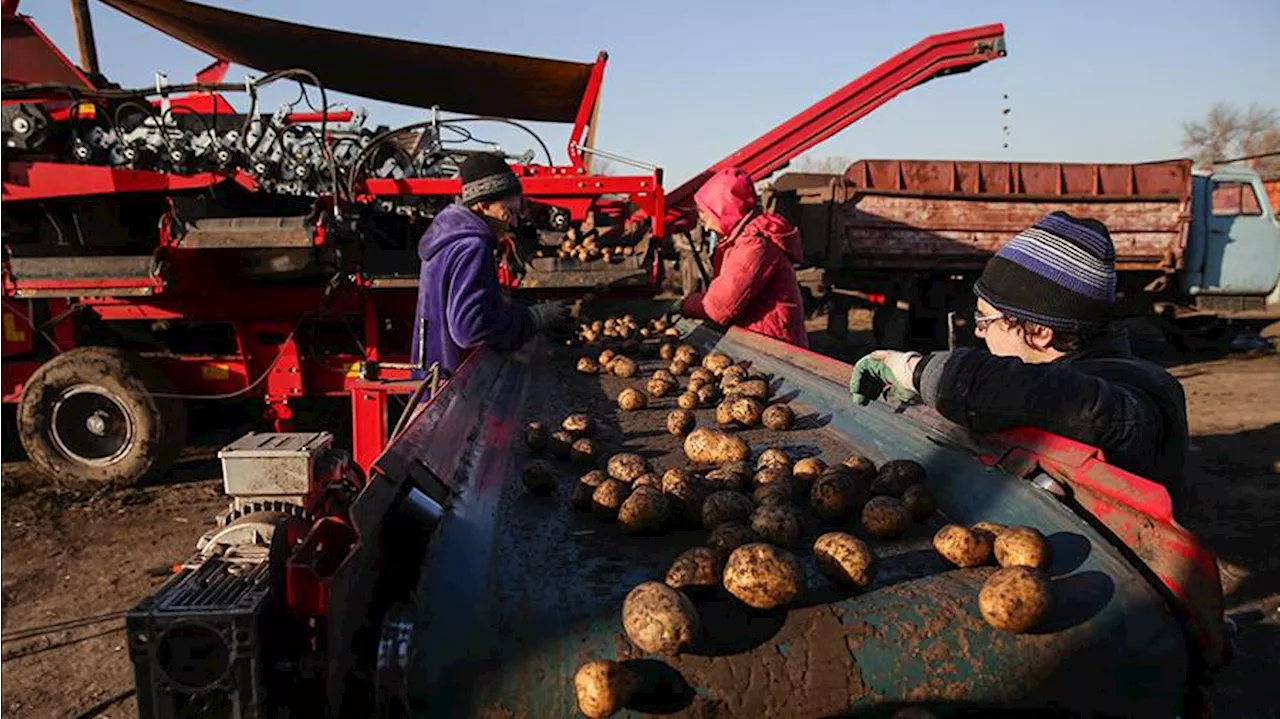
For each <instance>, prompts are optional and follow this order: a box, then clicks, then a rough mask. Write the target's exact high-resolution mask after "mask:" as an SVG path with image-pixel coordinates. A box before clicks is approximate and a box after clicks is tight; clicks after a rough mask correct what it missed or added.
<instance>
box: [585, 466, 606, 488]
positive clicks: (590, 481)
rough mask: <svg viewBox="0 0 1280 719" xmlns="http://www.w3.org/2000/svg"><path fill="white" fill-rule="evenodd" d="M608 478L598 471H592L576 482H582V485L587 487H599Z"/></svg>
mask: <svg viewBox="0 0 1280 719" xmlns="http://www.w3.org/2000/svg"><path fill="white" fill-rule="evenodd" d="M608 478H609V475H607V474H605V473H604V472H602V471H600V470H598V469H593V470H591V471H590V472H587V473H586V474H584V475H582V476H581V477H579V478H578V481H579V482H582V483H583V484H585V485H587V486H589V487H599V486H600V485H601V484H604V481H605V480H606V479H608Z"/></svg>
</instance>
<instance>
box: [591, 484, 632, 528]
mask: <svg viewBox="0 0 1280 719" xmlns="http://www.w3.org/2000/svg"><path fill="white" fill-rule="evenodd" d="M629 496H631V486H630V485H628V484H627V483H626V482H623V481H620V480H617V479H614V478H613V477H610V478H608V479H606V480H605V481H603V482H601V483H600V486H599V487H596V489H595V491H594V492H592V493H591V506H592V509H593V510H594V511H595V513H596V514H597V515H598V516H599V517H600V518H602V519H615V518H617V516H618V510H619V509H620V508H621V507H622V503H623V502H625V501H627V497H629Z"/></svg>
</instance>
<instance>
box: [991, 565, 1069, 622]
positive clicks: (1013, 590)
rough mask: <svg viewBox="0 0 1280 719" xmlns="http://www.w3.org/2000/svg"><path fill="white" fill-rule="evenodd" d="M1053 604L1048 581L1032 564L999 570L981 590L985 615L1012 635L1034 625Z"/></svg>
mask: <svg viewBox="0 0 1280 719" xmlns="http://www.w3.org/2000/svg"><path fill="white" fill-rule="evenodd" d="M1052 605H1053V594H1052V592H1051V591H1050V588H1049V582H1048V580H1046V579H1045V578H1044V575H1043V574H1042V573H1041V572H1040V570H1038V569H1032V568H1031V567H1005V568H1004V569H998V570H996V572H995V574H992V575H991V576H990V577H988V578H987V582H986V584H983V585H982V590H981V591H980V592H978V610H979V611H980V612H982V618H983V619H985V620H986V621H987V624H990V625H991V626H993V627H995V628H996V629H999V630H1001V631H1005V632H1010V633H1013V634H1021V633H1023V632H1025V631H1027V630H1029V629H1031V628H1033V627H1035V625H1036V624H1037V623H1039V622H1040V620H1041V619H1043V618H1044V615H1046V614H1048V613H1049V609H1050V607H1052Z"/></svg>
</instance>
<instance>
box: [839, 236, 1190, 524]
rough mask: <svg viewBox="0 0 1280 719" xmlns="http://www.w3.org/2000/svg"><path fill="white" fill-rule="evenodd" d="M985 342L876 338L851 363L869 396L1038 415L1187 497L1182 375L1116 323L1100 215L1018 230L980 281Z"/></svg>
mask: <svg viewBox="0 0 1280 719" xmlns="http://www.w3.org/2000/svg"><path fill="white" fill-rule="evenodd" d="M974 294H976V295H977V312H976V313H975V315H974V334H975V335H976V336H977V337H979V338H981V339H983V340H984V341H985V343H986V347H985V348H977V347H967V348H961V349H957V350H953V351H950V352H933V353H929V354H921V353H919V352H898V351H894V350H876V351H874V352H871V353H870V354H868V355H867V356H865V357H863V358H862V359H860V360H859V361H858V362H857V364H856V365H854V371H853V375H852V376H851V377H850V380H849V390H850V392H851V393H852V394H853V397H854V399H855V400H856V401H857V402H858V403H860V404H867V403H868V402H869V401H870V400H871V399H873V398H876V397H879V396H880V395H881V394H882V393H883V394H884V396H885V398H886V399H888V400H890V401H896V402H904V401H909V400H912V399H915V398H916V397H918V398H919V399H920V400H921V401H922V402H923V403H924V404H926V405H928V406H930V407H933V408H934V409H936V410H937V411H938V412H939V413H941V414H942V415H943V416H945V417H947V418H948V419H950V420H952V421H953V422H956V423H958V424H962V425H964V426H966V427H968V428H970V429H972V430H975V431H978V432H992V431H999V430H1004V429H1011V428H1014V427H1035V428H1039V429H1043V430H1046V431H1049V432H1052V433H1054V434H1058V435H1061V436H1064V437H1067V438H1068V439H1073V440H1076V441H1078V442H1083V443H1085V444H1088V445H1091V446H1094V447H1098V448H1099V449H1101V450H1103V453H1104V455H1105V456H1106V458H1107V461H1109V462H1110V463H1111V464H1114V465H1116V466H1118V467H1121V468H1123V469H1126V470H1128V471H1130V472H1133V473H1134V474H1138V475H1140V476H1142V477H1145V478H1147V479H1150V480H1153V481H1156V482H1159V483H1161V484H1163V485H1164V486H1165V487H1166V488H1167V489H1168V490H1169V494H1170V497H1171V500H1172V502H1173V505H1174V507H1175V510H1177V509H1179V508H1181V506H1182V504H1183V502H1184V501H1185V489H1184V487H1185V480H1184V478H1183V462H1184V460H1185V457H1186V452H1187V445H1188V434H1187V412H1186V397H1185V396H1184V394H1183V391H1182V386H1181V385H1179V384H1178V381H1177V380H1176V379H1174V378H1173V377H1172V376H1171V375H1170V374H1169V373H1168V372H1166V371H1165V370H1164V369H1163V368H1162V367H1160V366H1159V365H1156V364H1154V363H1151V362H1147V361H1145V360H1142V359H1139V358H1137V357H1135V356H1134V355H1133V353H1132V352H1131V350H1130V348H1129V342H1128V337H1127V335H1125V334H1124V333H1123V332H1122V331H1117V330H1114V329H1113V328H1112V327H1111V326H1110V319H1111V318H1112V316H1113V310H1114V307H1115V300H1116V272H1115V245H1114V244H1113V243H1112V241H1111V235H1110V233H1109V232H1108V231H1107V228H1106V226H1105V225H1104V224H1103V223H1101V222H1099V221H1097V220H1094V219H1090V218H1076V217H1072V216H1071V215H1069V214H1067V213H1066V212H1053V213H1051V214H1049V215H1046V216H1045V217H1042V218H1041V219H1040V220H1039V221H1037V222H1036V223H1035V224H1034V225H1032V226H1031V227H1029V228H1027V229H1025V230H1023V231H1022V232H1019V233H1018V234H1017V235H1015V236H1014V237H1013V238H1012V239H1010V240H1009V242H1007V243H1006V244H1005V245H1004V246H1003V247H1001V248H1000V250H999V251H998V252H997V253H996V254H995V256H994V257H992V258H991V260H990V261H988V262H987V266H986V267H985V268H984V269H983V271H982V275H981V277H979V278H978V281H977V283H976V284H975V285H974Z"/></svg>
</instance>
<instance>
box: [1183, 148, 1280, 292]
mask: <svg viewBox="0 0 1280 719" xmlns="http://www.w3.org/2000/svg"><path fill="white" fill-rule="evenodd" d="M1192 197H1193V202H1192V205H1193V218H1194V219H1193V221H1192V223H1191V233H1190V235H1189V238H1188V247H1187V252H1186V266H1185V268H1184V270H1183V287H1184V289H1185V290H1186V291H1187V292H1189V293H1191V294H1205V295H1266V294H1270V293H1271V291H1272V290H1273V289H1275V287H1276V282H1277V280H1280V221H1277V220H1276V217H1275V214H1274V210H1273V209H1272V208H1271V207H1270V205H1269V203H1268V199H1267V193H1266V190H1265V189H1264V188H1263V186H1262V180H1261V179H1260V178H1259V177H1258V174H1257V173H1255V172H1251V171H1247V170H1224V171H1222V172H1217V173H1214V174H1213V175H1212V176H1205V175H1197V176H1196V177H1195V178H1194V180H1193V196H1192Z"/></svg>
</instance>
